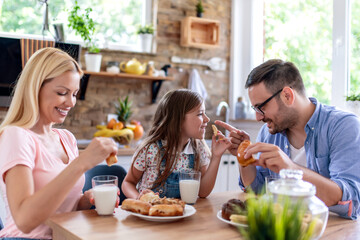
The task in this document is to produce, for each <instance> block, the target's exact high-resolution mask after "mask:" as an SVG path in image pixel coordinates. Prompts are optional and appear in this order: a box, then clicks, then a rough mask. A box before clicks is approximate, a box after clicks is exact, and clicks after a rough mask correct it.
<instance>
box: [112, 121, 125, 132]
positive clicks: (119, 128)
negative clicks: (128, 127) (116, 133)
mask: <svg viewBox="0 0 360 240" xmlns="http://www.w3.org/2000/svg"><path fill="white" fill-rule="evenodd" d="M123 128H124V124H123V123H122V122H117V123H115V124H114V126H113V129H114V130H121V129H123Z"/></svg>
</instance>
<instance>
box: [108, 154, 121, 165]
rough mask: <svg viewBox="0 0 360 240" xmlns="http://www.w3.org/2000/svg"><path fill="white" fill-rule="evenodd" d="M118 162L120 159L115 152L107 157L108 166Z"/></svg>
mask: <svg viewBox="0 0 360 240" xmlns="http://www.w3.org/2000/svg"><path fill="white" fill-rule="evenodd" d="M117 162H118V159H117V157H116V155H115V154H114V153H112V154H110V156H109V157H108V158H107V159H106V163H107V165H108V166H111V165H113V164H115V163H117Z"/></svg>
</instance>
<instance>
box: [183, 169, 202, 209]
mask: <svg viewBox="0 0 360 240" xmlns="http://www.w3.org/2000/svg"><path fill="white" fill-rule="evenodd" d="M200 179H201V172H199V171H194V172H180V175H179V185H180V196H181V200H183V201H184V202H185V203H187V204H191V205H192V204H195V202H196V200H197V198H198V195H199V189H200Z"/></svg>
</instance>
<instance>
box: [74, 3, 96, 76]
mask: <svg viewBox="0 0 360 240" xmlns="http://www.w3.org/2000/svg"><path fill="white" fill-rule="evenodd" d="M91 12H92V9H91V8H86V9H85V10H84V11H82V10H81V8H80V6H79V5H78V2H77V1H75V5H74V7H73V8H72V9H71V10H70V12H69V16H68V21H69V24H68V27H70V28H71V29H73V30H74V31H75V34H76V35H80V36H81V38H82V39H83V41H84V43H85V47H86V48H87V49H88V50H87V52H86V53H85V64H86V70H88V71H92V72H99V71H100V66H101V57H102V56H101V54H100V49H99V47H98V46H97V44H96V39H95V37H94V33H95V25H96V23H95V22H94V20H93V19H92V18H91V17H90V13H91Z"/></svg>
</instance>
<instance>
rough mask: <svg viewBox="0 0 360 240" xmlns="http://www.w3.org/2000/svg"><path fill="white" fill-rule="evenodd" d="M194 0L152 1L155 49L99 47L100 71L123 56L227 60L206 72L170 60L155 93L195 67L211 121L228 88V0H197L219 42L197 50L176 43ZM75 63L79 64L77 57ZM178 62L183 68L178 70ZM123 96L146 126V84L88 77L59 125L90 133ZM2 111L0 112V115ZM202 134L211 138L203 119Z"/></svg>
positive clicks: (150, 107)
mask: <svg viewBox="0 0 360 240" xmlns="http://www.w3.org/2000/svg"><path fill="white" fill-rule="evenodd" d="M196 3H197V0H181V1H180V0H171V1H169V0H158V15H157V36H156V41H157V53H156V54H136V53H128V52H121V51H108V50H104V51H102V55H103V59H102V70H105V68H106V67H105V64H106V62H107V61H119V62H121V61H127V60H130V59H131V58H134V57H135V58H137V59H138V60H139V61H141V62H146V61H150V60H152V61H154V62H155V67H156V69H159V68H161V67H162V66H164V65H165V64H169V63H171V62H170V58H171V56H180V57H184V58H195V59H203V60H208V59H210V58H211V57H220V58H224V59H226V60H227V70H226V71H219V72H215V71H211V70H210V69H208V68H207V67H206V66H200V65H186V64H180V65H179V64H172V66H173V68H172V69H170V70H169V73H170V74H171V75H172V76H174V78H175V80H174V81H165V82H164V83H163V84H162V87H161V90H160V92H159V94H158V98H157V100H159V99H160V98H161V97H162V96H163V95H164V94H165V93H166V92H167V91H168V90H171V89H178V88H186V86H187V82H188V77H189V73H190V71H191V70H192V69H193V68H196V69H197V70H198V71H199V73H200V75H201V78H202V81H203V82H204V84H205V87H206V90H207V92H208V95H209V96H208V98H207V100H206V109H207V114H208V115H209V117H210V119H211V122H212V121H214V120H215V119H224V113H223V114H222V116H221V117H216V116H215V110H216V106H217V104H218V103H219V102H220V101H221V100H225V101H228V87H229V70H228V69H229V59H230V23H231V18H230V16H231V9H230V7H231V0H223V1H221V2H219V1H218V0H203V5H204V10H205V12H204V15H203V18H209V19H214V20H218V21H220V23H221V24H220V47H219V48H216V49H197V48H187V47H181V46H180V22H181V20H182V19H183V18H184V17H186V16H195V4H196ZM83 52H84V51H83ZM81 62H82V63H83V65H84V59H83V56H82V59H81ZM177 67H181V68H182V69H183V72H179V69H178V68H177ZM126 95H129V98H130V100H131V101H132V102H133V116H132V118H133V119H137V120H139V121H140V122H141V123H142V124H143V126H144V129H145V131H146V130H148V129H149V127H150V125H151V121H152V118H153V114H154V112H155V110H156V107H157V104H156V103H155V104H151V83H150V82H149V81H142V80H136V79H127V80H125V79H118V78H103V77H95V76H92V77H91V78H90V80H89V84H88V87H87V91H86V96H85V100H84V101H81V100H78V102H77V105H76V107H75V108H74V109H73V110H72V111H71V113H70V114H69V116H68V117H67V119H66V121H65V122H64V124H63V125H62V126H61V127H64V128H66V129H68V130H70V131H71V132H73V133H74V134H75V136H76V137H77V138H78V139H83V138H92V135H93V133H94V132H95V131H96V129H95V125H97V124H101V123H103V122H105V121H106V116H107V114H109V113H115V107H114V102H115V101H116V99H117V98H118V97H121V98H124V97H125V96H126ZM1 116H2V114H1V112H0V118H1ZM207 132H208V134H207V136H206V137H207V138H209V137H211V128H210V124H209V128H208V131H207Z"/></svg>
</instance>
